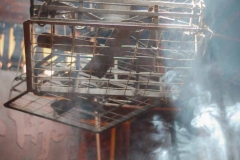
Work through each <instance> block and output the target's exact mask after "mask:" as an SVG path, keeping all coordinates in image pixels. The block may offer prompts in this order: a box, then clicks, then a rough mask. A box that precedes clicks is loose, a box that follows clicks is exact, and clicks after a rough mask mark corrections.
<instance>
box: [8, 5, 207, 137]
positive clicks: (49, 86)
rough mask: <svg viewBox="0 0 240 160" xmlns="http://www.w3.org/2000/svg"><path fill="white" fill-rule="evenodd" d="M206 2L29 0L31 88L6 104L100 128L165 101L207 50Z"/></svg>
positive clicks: (27, 47) (176, 91)
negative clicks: (204, 21)
mask: <svg viewBox="0 0 240 160" xmlns="http://www.w3.org/2000/svg"><path fill="white" fill-rule="evenodd" d="M35 3H36V2H35ZM202 10H203V3H202V1H193V2H191V3H190V2H189V1H186V2H181V1H179V2H169V1H134V0H129V1H128V2H125V1H122V0H115V1H108V0H101V1H98V0H94V1H75V0H71V1H70V0H68V2H62V1H52V2H49V1H48V2H45V1H44V2H43V3H42V4H40V5H37V4H35V5H34V3H33V1H32V6H31V20H28V21H26V22H25V23H24V38H25V51H26V64H27V77H26V78H27V92H24V93H23V94H21V95H20V96H17V98H14V99H12V100H11V101H9V102H8V103H7V104H6V106H8V107H11V108H15V109H18V110H21V111H24V112H28V113H31V114H35V115H38V116H41V117H45V118H49V119H53V120H56V121H59V122H63V123H67V124H70V125H73V126H77V127H80V128H85V129H89V130H92V131H95V132H101V131H103V130H105V129H107V128H109V127H112V126H114V125H116V124H119V123H121V122H123V121H125V120H127V119H129V118H132V117H134V116H136V115H139V114H141V113H143V112H144V111H146V110H148V109H149V108H153V107H160V106H161V103H162V100H167V99H169V98H176V97H177V96H178V94H179V92H180V88H181V85H182V84H183V83H184V80H185V77H186V75H187V73H188V72H189V71H190V69H191V66H192V63H193V62H194V61H195V59H196V58H197V57H199V56H200V55H201V54H202V52H203V50H204V47H205V44H206V39H207V38H206V37H205V34H204V33H205V28H204V27H203V24H202Z"/></svg>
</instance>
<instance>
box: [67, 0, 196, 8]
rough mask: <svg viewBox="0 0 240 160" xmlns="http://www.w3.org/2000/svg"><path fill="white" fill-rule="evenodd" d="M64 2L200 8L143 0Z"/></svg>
mask: <svg viewBox="0 0 240 160" xmlns="http://www.w3.org/2000/svg"><path fill="white" fill-rule="evenodd" d="M65 1H66V2H86V3H100V4H112V5H138V6H154V5H158V6H162V7H174V8H194V7H200V6H199V5H195V4H192V3H177V2H165V1H156V0H155V1H143V0H114V1H112V0H87V1H85V0H65Z"/></svg>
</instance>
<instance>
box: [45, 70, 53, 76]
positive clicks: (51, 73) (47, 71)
mask: <svg viewBox="0 0 240 160" xmlns="http://www.w3.org/2000/svg"><path fill="white" fill-rule="evenodd" d="M53 73H54V71H49V70H45V71H44V73H43V74H45V75H47V76H51V75H53Z"/></svg>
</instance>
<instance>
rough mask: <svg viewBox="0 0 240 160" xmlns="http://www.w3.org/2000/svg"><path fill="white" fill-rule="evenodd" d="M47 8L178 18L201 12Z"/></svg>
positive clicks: (47, 7)
mask: <svg viewBox="0 0 240 160" xmlns="http://www.w3.org/2000/svg"><path fill="white" fill-rule="evenodd" d="M43 7H44V9H46V10H53V11H57V10H64V11H73V12H83V13H84V12H87V13H97V14H120V15H132V16H137V15H138V16H148V17H154V16H166V17H178V18H180V17H181V18H198V17H199V16H200V14H192V13H180V12H158V13H155V12H141V11H127V10H107V9H95V8H89V9H87V8H74V7H67V6H56V5H46V6H43Z"/></svg>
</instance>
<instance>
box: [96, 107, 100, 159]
mask: <svg viewBox="0 0 240 160" xmlns="http://www.w3.org/2000/svg"><path fill="white" fill-rule="evenodd" d="M99 120H100V119H99V116H98V112H97V111H95V126H96V128H97V130H98V129H99V128H100V125H101V124H100V121H99ZM96 143H97V160H101V142H100V134H99V133H96Z"/></svg>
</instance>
